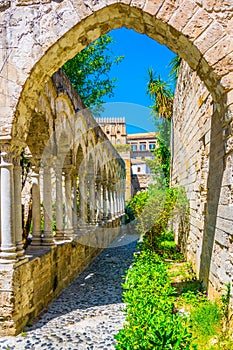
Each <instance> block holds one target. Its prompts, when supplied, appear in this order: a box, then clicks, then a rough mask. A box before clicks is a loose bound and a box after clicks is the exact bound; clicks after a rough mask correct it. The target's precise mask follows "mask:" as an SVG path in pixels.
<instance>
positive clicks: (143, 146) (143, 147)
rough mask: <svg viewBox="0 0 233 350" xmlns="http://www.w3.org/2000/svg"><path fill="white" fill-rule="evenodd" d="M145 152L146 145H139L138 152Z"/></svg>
mask: <svg viewBox="0 0 233 350" xmlns="http://www.w3.org/2000/svg"><path fill="white" fill-rule="evenodd" d="M145 150H146V144H145V143H140V151H145Z"/></svg>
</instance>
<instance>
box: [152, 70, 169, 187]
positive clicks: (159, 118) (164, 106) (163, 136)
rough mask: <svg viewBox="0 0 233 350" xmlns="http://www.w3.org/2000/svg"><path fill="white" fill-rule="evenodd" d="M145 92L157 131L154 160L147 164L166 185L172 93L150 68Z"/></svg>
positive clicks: (167, 182) (167, 181) (167, 183)
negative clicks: (151, 103)
mask: <svg viewBox="0 0 233 350" xmlns="http://www.w3.org/2000/svg"><path fill="white" fill-rule="evenodd" d="M147 92H148V94H149V95H150V97H151V99H152V100H153V105H152V106H151V109H152V114H153V117H154V122H155V126H156V129H157V131H158V136H157V147H156V148H155V150H154V154H155V160H150V161H148V165H149V166H150V167H151V168H152V171H153V173H154V174H155V175H156V180H157V182H158V183H160V184H161V185H163V184H165V185H166V186H167V187H168V186H169V181H170V139H171V118H172V113H173V93H172V92H171V90H170V87H169V85H168V84H167V83H166V82H165V81H163V80H162V79H161V78H160V76H155V73H154V72H153V70H152V69H150V70H149V82H148V85H147Z"/></svg>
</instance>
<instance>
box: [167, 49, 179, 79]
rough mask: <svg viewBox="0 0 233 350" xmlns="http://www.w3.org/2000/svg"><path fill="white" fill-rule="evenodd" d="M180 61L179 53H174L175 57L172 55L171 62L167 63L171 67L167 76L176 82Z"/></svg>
mask: <svg viewBox="0 0 233 350" xmlns="http://www.w3.org/2000/svg"><path fill="white" fill-rule="evenodd" d="M181 61H182V58H181V57H180V56H179V55H175V57H173V58H172V60H171V62H170V63H169V67H170V68H171V70H170V72H169V76H170V77H171V78H172V80H173V81H174V82H176V81H177V79H178V75H179V71H180V65H181Z"/></svg>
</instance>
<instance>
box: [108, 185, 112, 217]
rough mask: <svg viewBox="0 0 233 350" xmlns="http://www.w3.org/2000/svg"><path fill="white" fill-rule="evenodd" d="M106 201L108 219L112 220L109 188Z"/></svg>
mask: <svg viewBox="0 0 233 350" xmlns="http://www.w3.org/2000/svg"><path fill="white" fill-rule="evenodd" d="M107 199H108V219H109V220H111V219H112V193H111V188H110V187H108V189H107Z"/></svg>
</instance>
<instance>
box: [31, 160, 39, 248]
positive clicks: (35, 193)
mask: <svg viewBox="0 0 233 350" xmlns="http://www.w3.org/2000/svg"><path fill="white" fill-rule="evenodd" d="M32 170H33V172H32V174H31V180H32V243H31V244H32V245H41V211H40V175H39V167H38V166H37V167H35V166H34V167H32Z"/></svg>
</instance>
